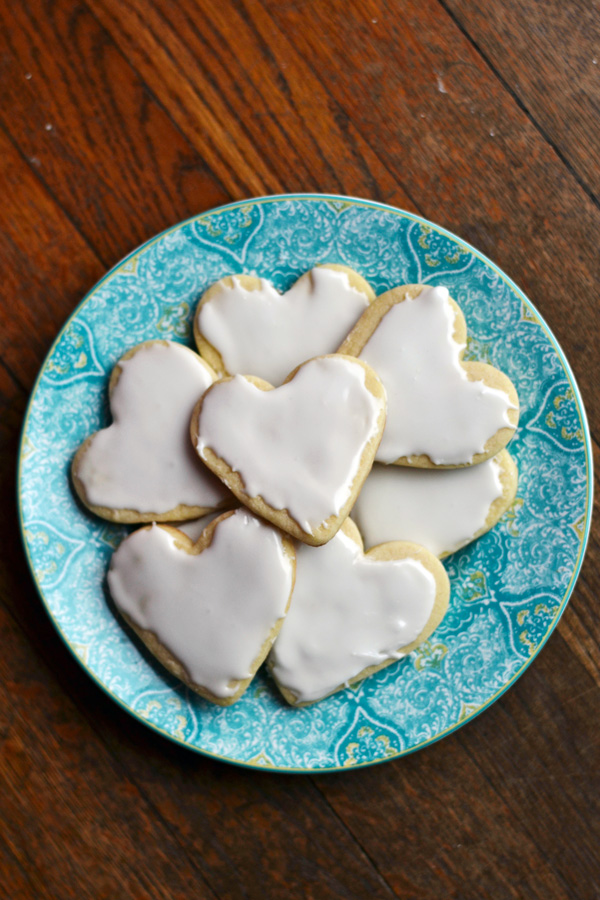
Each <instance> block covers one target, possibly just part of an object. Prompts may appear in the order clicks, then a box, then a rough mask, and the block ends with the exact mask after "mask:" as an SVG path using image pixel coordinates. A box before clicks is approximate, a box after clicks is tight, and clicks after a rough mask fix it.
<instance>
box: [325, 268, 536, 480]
mask: <svg viewBox="0 0 600 900" xmlns="http://www.w3.org/2000/svg"><path fill="white" fill-rule="evenodd" d="M466 336H467V329H466V323H465V319H464V316H463V314H462V313H461V311H460V309H459V308H458V306H457V305H456V303H455V302H454V301H453V300H452V299H451V297H450V296H449V294H448V290H447V288H445V287H425V286H423V285H419V284H417V285H404V286H403V287H397V288H394V289H393V290H391V291H387V292H386V293H385V294H382V295H381V296H380V297H378V298H377V300H376V301H375V302H374V303H373V304H372V305H371V306H370V307H369V308H368V309H367V310H366V312H364V313H363V315H362V316H361V318H360V319H359V321H358V322H357V324H356V325H355V327H354V328H353V330H352V331H351V332H350V334H349V335H348V337H347V338H346V340H345V341H344V342H343V344H342V345H341V347H340V350H339V352H340V353H348V354H350V355H351V356H358V357H359V358H360V359H363V360H364V361H365V362H367V363H368V364H369V365H370V366H372V367H373V368H374V369H375V371H376V372H377V374H378V375H379V377H380V378H381V380H382V382H383V385H384V387H385V390H386V394H387V402H388V417H387V423H386V428H385V433H384V435H383V438H382V441H381V444H380V447H379V450H378V452H377V460H378V461H379V462H384V463H396V464H398V465H411V466H419V467H423V468H430V467H433V466H439V467H453V466H467V465H474V464H476V463H479V462H482V461H483V460H484V459H488V458H489V457H490V456H494V455H495V454H496V453H498V452H499V451H500V450H501V449H502V447H504V446H505V444H507V443H508V441H509V440H510V439H511V438H512V436H513V434H514V431H515V428H516V425H517V421H518V398H517V393H516V391H515V389H514V387H513V385H512V382H511V381H510V380H509V379H508V378H507V377H506V375H504V374H503V373H502V372H500V371H499V370H498V369H495V368H493V366H488V365H486V364H485V363H479V362H462V356H463V353H464V349H465V343H466Z"/></svg>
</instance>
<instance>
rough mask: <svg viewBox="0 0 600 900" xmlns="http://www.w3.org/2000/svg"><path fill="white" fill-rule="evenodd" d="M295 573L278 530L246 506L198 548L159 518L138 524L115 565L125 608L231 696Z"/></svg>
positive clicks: (118, 596)
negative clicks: (178, 539)
mask: <svg viewBox="0 0 600 900" xmlns="http://www.w3.org/2000/svg"><path fill="white" fill-rule="evenodd" d="M292 579H293V565H292V562H291V560H290V559H289V557H288V556H286V554H285V552H284V549H283V545H282V542H281V536H280V534H279V532H278V531H276V529H274V528H271V526H270V525H266V524H265V523H263V522H261V521H260V520H259V519H257V518H256V517H255V516H253V515H251V514H250V513H248V512H246V511H242V510H238V511H236V512H235V513H233V515H231V516H229V517H227V518H226V519H224V520H223V521H222V522H219V524H218V525H217V527H216V529H215V533H214V536H213V539H212V543H211V544H210V546H209V547H208V548H206V549H205V550H203V551H202V552H201V553H199V554H195V555H192V554H189V553H186V552H185V551H183V550H180V549H179V548H178V547H177V546H176V545H175V540H174V538H173V535H172V534H171V533H169V532H168V531H167V530H165V529H164V528H161V527H160V526H158V525H152V526H151V527H150V528H142V529H139V530H138V531H136V532H134V533H133V534H132V535H131V536H130V537H128V538H127V539H126V540H125V541H123V543H122V544H121V545H120V547H119V548H118V550H117V551H116V552H115V554H114V555H113V558H112V562H111V566H110V570H109V573H108V585H109V588H110V592H111V595H112V597H113V599H114V601H115V603H116V604H117V606H118V607H119V609H121V610H122V611H123V612H124V613H126V614H127V615H128V616H129V617H130V618H131V619H132V620H133V621H134V622H135V623H136V625H137V626H138V627H139V628H142V629H145V630H147V631H151V632H153V633H154V634H155V635H156V637H157V638H158V639H159V641H160V642H161V644H163V645H164V646H165V647H166V648H167V649H168V650H169V651H170V653H171V654H172V655H173V656H174V657H175V658H176V659H177V660H178V661H179V662H181V663H182V664H183V666H184V667H185V669H186V671H187V672H188V674H189V677H190V679H191V680H192V681H193V682H195V683H196V684H198V685H201V686H203V687H206V688H208V690H210V691H211V692H212V693H213V694H215V696H217V697H230V696H232V694H234V693H235V685H232V684H231V682H234V681H238V680H241V679H244V678H247V677H248V676H249V675H250V667H251V665H252V663H253V661H254V660H255V659H256V658H257V656H258V654H259V651H260V649H261V647H262V645H263V643H264V641H265V640H266V638H267V636H268V634H269V632H270V631H271V629H272V628H273V627H274V625H275V624H276V622H277V621H278V620H279V619H280V618H281V617H282V616H283V615H284V614H285V608H286V605H287V601H288V597H289V594H290V590H291V587H292Z"/></svg>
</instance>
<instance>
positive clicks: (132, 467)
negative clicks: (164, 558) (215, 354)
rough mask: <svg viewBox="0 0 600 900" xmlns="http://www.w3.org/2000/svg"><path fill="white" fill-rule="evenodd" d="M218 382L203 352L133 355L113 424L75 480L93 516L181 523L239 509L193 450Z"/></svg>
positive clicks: (158, 348) (83, 450) (91, 441)
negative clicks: (197, 413) (197, 410)
mask: <svg viewBox="0 0 600 900" xmlns="http://www.w3.org/2000/svg"><path fill="white" fill-rule="evenodd" d="M214 380H215V374H214V372H213V371H212V369H211V368H210V367H209V366H208V365H207V364H206V363H205V362H204V360H202V359H200V357H199V356H198V354H197V353H194V352H193V350H189V349H188V348H187V347H183V346H182V345H181V344H174V343H170V342H169V341H147V342H146V343H144V344H139V345H138V346H137V347H134V348H133V349H131V350H129V351H128V352H127V353H126V354H125V355H124V356H123V357H122V358H121V359H120V360H119V362H118V363H117V365H116V366H115V368H114V370H113V373H112V376H111V379H110V384H109V393H110V406H111V412H112V416H113V423H112V425H110V426H109V427H108V428H103V429H102V431H98V432H96V434H93V435H92V436H91V437H89V438H88V439H87V440H86V441H85V442H84V443H83V445H82V446H81V447H80V448H79V450H78V451H77V454H76V456H75V458H74V460H73V468H72V471H73V482H74V484H75V488H76V490H77V493H78V494H79V497H80V498H81V500H82V501H83V503H85V505H86V506H87V507H88V508H89V509H91V511H92V512H94V513H96V515H98V516H102V518H104V519H109V520H110V521H112V522H127V523H133V522H152V521H163V522H165V521H175V520H177V519H190V518H195V517H197V516H201V515H203V514H204V513H206V512H209V511H210V510H213V509H216V508H218V507H221V508H222V507H225V506H230V505H232V504H233V497H232V496H231V494H229V492H228V491H227V490H225V488H224V487H223V485H222V484H221V483H220V482H219V481H218V479H217V478H215V477H214V475H213V474H212V473H211V472H209V471H208V469H207V468H206V467H205V466H204V465H203V464H202V463H201V462H200V460H199V459H198V457H197V455H196V454H195V453H194V450H193V448H192V446H191V445H190V438H189V423H190V416H191V414H192V410H193V408H194V406H195V404H196V403H197V401H198V398H199V397H201V396H202V394H203V393H204V391H205V390H206V389H207V388H208V387H209V386H210V385H211V384H212V383H213V381H214Z"/></svg>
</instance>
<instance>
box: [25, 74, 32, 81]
mask: <svg viewBox="0 0 600 900" xmlns="http://www.w3.org/2000/svg"><path fill="white" fill-rule="evenodd" d="M25 78H26V79H27V81H30V79H31V72H25Z"/></svg>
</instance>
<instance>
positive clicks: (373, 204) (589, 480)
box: [17, 194, 593, 775]
mask: <svg viewBox="0 0 600 900" xmlns="http://www.w3.org/2000/svg"><path fill="white" fill-rule="evenodd" d="M282 200H283V201H287V200H306V201H317V202H320V201H323V200H333V201H337V202H341V203H349V204H351V205H354V206H365V207H370V208H375V209H384V210H386V211H387V212H389V213H392V214H393V215H397V216H401V217H402V218H406V219H410V220H412V221H414V222H420V223H421V224H423V225H426V226H427V227H429V228H431V229H432V230H433V231H437V232H438V233H439V234H442V235H444V236H445V237H447V238H449V239H450V240H452V241H454V242H455V243H457V244H459V245H461V246H462V247H464V248H465V249H466V250H468V251H469V252H470V253H472V254H473V255H474V256H476V257H477V258H478V259H480V260H481V261H482V262H484V263H485V264H486V265H488V266H490V268H492V269H493V270H494V271H495V272H496V273H497V274H498V275H499V277H500V278H501V279H502V280H503V281H504V282H505V283H506V284H507V285H508V287H509V288H510V289H511V290H512V291H514V293H515V294H516V295H517V296H518V297H519V298H520V299H521V300H522V301H523V303H525V305H526V306H527V307H528V308H529V309H530V310H531V312H532V313H533V315H534V316H535V319H536V321H537V322H539V324H540V326H541V327H542V328H543V330H544V331H545V333H546V335H547V336H548V338H549V340H550V342H551V344H552V346H553V347H554V349H555V350H556V353H557V356H558V358H559V360H560V363H561V365H562V367H563V370H564V372H565V375H566V376H567V378H568V380H569V382H570V384H571V387H572V388H573V393H574V395H575V399H576V403H577V411H578V414H579V421H580V423H581V429H582V433H583V435H584V444H585V458H586V518H585V527H584V530H583V534H582V537H581V542H580V546H579V555H578V557H577V560H576V563H575V567H574V569H573V574H572V576H571V580H570V581H569V584H568V585H567V588H566V591H565V593H564V596H563V599H562V601H561V604H560V606H559V607H558V610H557V613H556V615H555V617H554V619H553V620H552V622H551V623H550V625H549V626H548V630H547V631H546V634H545V635H544V637H543V638H542V639H541V640H540V643H539V644H538V646H537V647H536V650H535V653H533V654H532V656H531V657H530V658H529V659H528V660H527V661H526V662H525V663H523V665H522V666H521V668H520V669H519V670H518V672H516V674H515V675H513V677H512V678H511V679H510V681H509V682H508V683H507V684H505V685H504V687H502V688H501V689H500V690H499V691H497V692H496V693H495V694H493V695H492V696H491V697H490V698H489V699H488V700H487V701H486V702H485V703H483V704H482V705H481V706H480V707H479V708H478V709H476V710H473V711H472V712H470V713H469V715H467V716H465V717H464V718H463V719H459V721H457V722H455V723H454V725H451V726H450V727H449V728H446V729H445V730H444V731H442V732H440V733H439V734H436V735H435V737H432V738H429V739H428V740H426V741H422V742H421V743H420V744H417V745H416V746H414V747H410V748H408V749H406V750H403V751H400V752H399V753H396V754H394V755H393V756H387V757H384V758H382V759H376V760H369V761H368V762H364V763H357V764H356V765H353V766H349V767H348V766H330V767H323V768H301V767H296V768H295V767H286V766H271V765H264V764H260V763H252V762H247V761H245V760H239V759H233V758H232V757H229V756H221V755H219V754H217V753H211V752H210V751H208V750H203V749H202V748H201V747H195V746H192V745H190V744H188V743H186V742H185V741H183V740H181V739H180V738H177V737H176V736H175V735H173V734H171V733H170V732H168V731H165V730H164V729H163V728H160V727H158V726H157V725H155V724H153V723H152V722H150V721H148V720H147V719H145V718H144V717H143V716H141V715H139V714H138V713H136V712H135V711H134V710H133V709H131V707H129V706H127V705H126V704H125V703H124V702H123V701H122V700H121V699H120V698H119V697H117V696H116V695H114V694H112V693H111V692H110V690H109V689H108V688H107V687H106V685H105V684H103V683H102V681H100V679H99V678H98V677H97V676H96V675H95V673H94V672H92V671H91V670H90V669H88V668H87V666H86V665H85V663H84V662H83V660H82V659H81V658H80V657H79V656H78V654H77V653H76V651H75V649H74V647H73V646H72V645H71V644H70V643H69V641H68V639H67V638H66V636H65V635H64V634H63V632H62V630H61V627H60V625H59V623H58V622H57V621H56V619H55V617H54V616H53V614H52V611H51V610H50V608H49V606H48V604H47V603H46V600H45V598H44V593H43V591H42V588H41V586H40V584H39V582H38V580H37V577H36V574H35V571H34V568H33V564H32V561H31V557H30V555H29V549H28V547H27V541H26V540H25V531H24V525H23V507H22V503H21V478H22V459H23V441H24V437H25V431H26V429H27V423H28V421H29V415H30V412H31V408H32V406H33V402H34V399H35V395H36V392H37V388H38V385H39V382H40V380H41V377H42V374H43V372H44V369H45V367H46V363H47V361H48V359H49V358H50V357H51V356H52V354H53V352H54V350H55V348H56V346H57V344H58V342H59V341H60V339H61V337H62V336H63V334H64V332H65V331H66V330H67V328H68V327H69V325H70V324H71V322H72V320H73V319H74V318H75V317H76V316H77V314H78V313H79V311H80V310H81V309H82V307H83V306H84V305H85V304H86V303H87V302H88V300H89V299H90V298H91V297H92V296H93V295H94V294H95V293H96V291H97V290H98V289H99V288H100V287H101V286H102V285H103V284H104V282H105V281H106V280H107V279H108V278H110V276H111V275H112V274H113V272H115V270H117V269H119V268H121V266H123V265H124V264H126V263H127V262H128V261H129V260H132V259H135V257H136V256H138V255H139V254H140V253H141V252H142V251H144V250H145V249H146V248H147V247H150V246H151V245H152V244H155V243H156V242H157V241H160V240H162V239H163V238H164V237H165V236H166V235H168V234H171V233H172V232H173V231H177V230H178V229H180V228H183V227H184V226H186V225H187V224H189V223H190V222H195V221H197V220H198V219H200V218H206V217H207V216H211V215H215V214H217V213H220V212H222V211H223V210H226V209H235V208H236V207H239V206H246V205H248V204H249V203H251V204H258V203H261V204H262V203H265V204H266V203H273V202H279V201H282ZM18 454H19V458H18V465H17V508H18V515H19V531H20V534H21V541H22V543H23V548H24V551H25V556H26V559H27V564H28V566H29V570H30V572H31V576H32V578H33V581H34V584H35V586H36V589H37V592H38V594H39V596H40V599H41V601H42V603H43V605H44V607H45V609H46V612H47V613H48V615H49V617H50V620H51V622H52V624H53V625H54V627H55V629H56V631H57V632H58V634H59V636H60V637H61V639H62V641H63V643H64V644H65V645H66V647H67V648H68V649H69V651H70V652H71V654H72V656H73V657H74V658H75V659H76V660H77V662H78V663H79V665H80V666H81V667H82V668H83V669H84V671H85V672H86V673H87V674H88V675H89V676H90V678H92V680H93V681H95V682H96V684H97V685H98V686H99V687H100V688H101V689H102V690H103V691H104V693H105V694H107V695H108V696H109V697H110V698H111V699H112V700H113V701H114V702H115V703H117V704H118V705H119V706H120V707H121V708H122V709H124V710H125V711H126V712H127V713H129V714H130V715H131V716H133V718H135V719H137V720H138V721H139V722H142V723H143V724H144V725H145V726H146V727H148V728H151V729H152V730H153V731H155V732H157V733H158V734H161V735H163V736H164V737H166V738H168V739H169V740H171V741H173V743H175V744H178V745H180V746H182V747H186V748H187V749H188V750H192V751H193V752H195V753H198V754H200V755H201V756H206V757H209V758H211V759H216V760H219V761H220V762H227V763H231V764H233V765H237V766H241V767H242V768H245V769H258V770H260V771H262V772H287V773H298V774H312V775H314V774H319V773H328V772H349V771H355V770H356V769H363V768H366V767H367V766H374V765H379V764H380V763H383V762H388V761H389V760H393V759H399V758H400V757H402V756H409V755H410V754H411V753H415V752H416V751H417V750H422V749H423V748H424V747H427V746H429V745H430V744H434V743H436V742H437V741H439V740H441V739H442V738H443V737H446V735H448V734H452V732H453V731H456V730H457V729H458V728H461V727H462V726H463V725H465V724H466V723H467V722H470V721H471V720H472V719H474V718H475V717H476V716H478V715H479V714H480V713H482V712H483V711H484V710H486V709H487V708H488V707H489V706H491V705H492V703H495V701H496V700H498V698H499V697H501V696H502V694H504V692H505V691H507V690H508V688H509V687H511V685H513V684H514V683H515V681H516V680H517V679H518V678H520V677H521V675H522V674H523V672H524V671H525V670H526V669H527V668H528V667H529V666H530V665H531V663H532V662H533V660H534V659H535V658H536V657H537V655H538V653H539V652H540V650H541V649H542V647H544V646H545V644H546V641H547V640H548V638H549V637H550V635H551V634H552V632H553V631H554V629H555V628H556V626H557V624H558V622H559V619H560V617H561V616H562V614H563V612H564V610H565V607H566V605H567V603H568V601H569V598H570V596H571V594H572V593H573V589H574V587H575V582H576V581H577V578H578V576H579V572H580V570H581V566H582V563H583V558H584V555H585V551H586V547H587V542H588V538H589V534H590V528H591V522H592V506H593V457H592V448H591V439H590V431H589V425H588V421H587V417H586V414H585V408H584V406H583V400H582V398H581V393H580V391H579V387H578V386H577V382H576V381H575V376H574V375H573V372H572V370H571V367H570V365H569V363H568V361H567V358H566V357H565V354H564V353H563V351H562V348H561V346H560V344H559V343H558V341H557V340H556V338H555V337H554V335H553V333H552V331H551V330H550V328H549V327H548V325H547V323H546V321H545V320H544V319H543V317H542V316H541V315H540V314H539V312H538V310H537V309H536V308H535V307H534V305H533V304H532V303H531V301H530V300H529V299H528V298H527V297H526V296H525V294H524V293H523V291H522V290H521V289H520V288H519V287H518V286H517V285H516V284H515V283H514V281H512V279H510V278H509V277H508V276H507V275H505V273H504V272H503V271H502V270H501V269H500V268H498V266H497V265H496V264H495V263H493V262H492V261H491V260H490V259H488V257H487V256H485V255H484V254H483V253H480V252H479V250H477V249H476V248H475V247H473V246H471V244H469V243H468V242H467V241H464V240H463V239H462V238H459V237H458V236H457V235H455V234H452V232H450V231H448V230H447V229H445V228H442V227H441V226H439V225H436V224H435V223H433V222H430V221H429V220H428V219H424V218H423V217H422V216H419V215H416V214H415V213H410V212H407V211H406V210H402V209H398V208H397V207H394V206H389V205H388V204H387V203H379V202H378V201H376V200H364V199H362V198H360V197H347V196H344V195H340V194H273V195H270V196H267V197H250V198H247V199H245V200H236V201H234V202H232V203H225V204H223V206H218V207H215V208H214V209H211V210H208V211H207V212H203V213H198V215H195V216H191V217H190V218H189V219H185V220H184V221H183V222H178V223H177V224H176V225H173V226H172V227H171V228H167V229H166V230H165V231H163V232H161V233H160V234H159V235H157V236H155V237H153V238H150V239H149V240H147V241H145V242H144V243H143V244H141V245H140V246H139V247H136V249H135V250H132V252H131V253H129V254H127V256H125V257H123V259H121V260H120V262H118V263H117V264H116V265H114V266H113V267H112V268H111V269H109V271H108V272H107V273H106V274H105V275H104V276H103V277H102V278H101V279H100V281H98V282H97V284H96V285H94V287H93V288H92V289H91V290H90V291H88V293H87V294H86V295H85V297H84V298H83V299H82V300H81V302H80V303H79V304H78V305H77V306H76V307H75V309H74V310H73V312H72V313H71V315H70V316H69V318H68V319H67V320H66V322H65V323H64V325H63V327H62V328H61V330H60V331H59V333H58V335H57V336H56V339H55V340H54V342H53V344H52V346H51V347H50V350H49V351H48V353H47V355H46V358H45V359H44V362H43V364H42V366H41V368H40V371H39V374H38V376H37V378H36V380H35V384H34V386H33V388H32V391H31V396H30V399H29V403H28V404H27V409H26V411H25V416H24V418H23V424H22V426H21V436H20V439H19V450H18Z"/></svg>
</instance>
